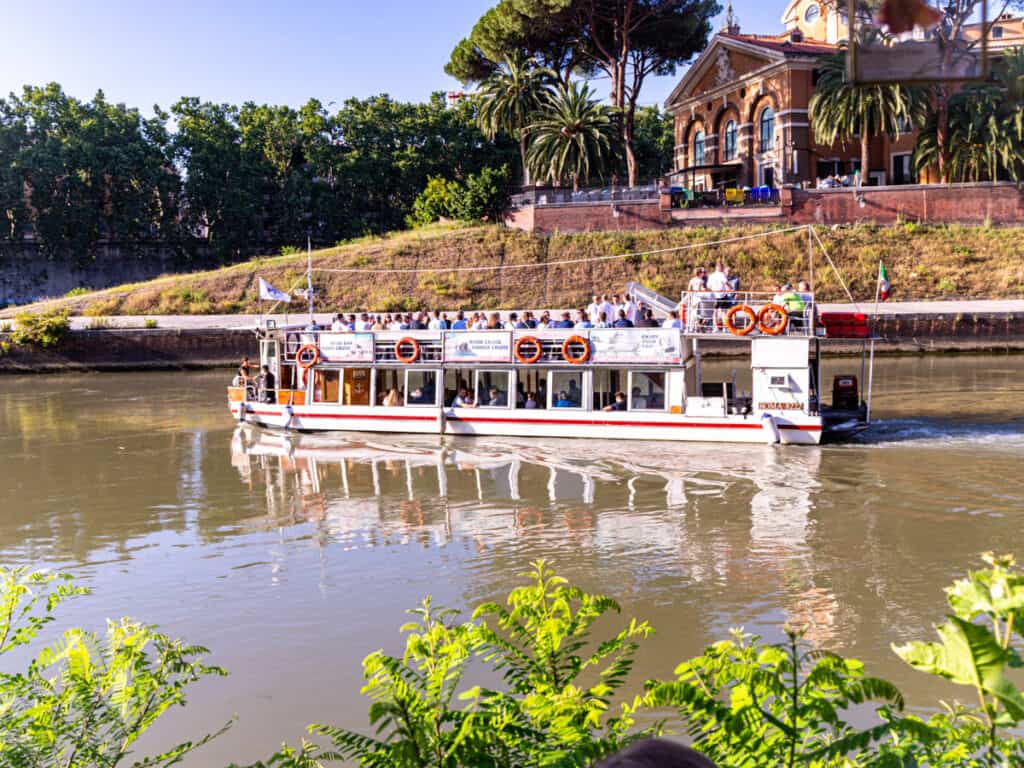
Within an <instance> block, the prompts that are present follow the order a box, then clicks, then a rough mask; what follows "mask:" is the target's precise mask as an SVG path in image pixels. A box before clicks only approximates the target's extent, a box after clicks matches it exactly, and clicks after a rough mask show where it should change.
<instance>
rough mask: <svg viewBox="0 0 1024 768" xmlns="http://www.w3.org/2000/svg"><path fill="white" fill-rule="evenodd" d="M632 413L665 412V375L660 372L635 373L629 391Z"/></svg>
mask: <svg viewBox="0 0 1024 768" xmlns="http://www.w3.org/2000/svg"><path fill="white" fill-rule="evenodd" d="M629 409H630V410H631V411H663V410H665V374H664V373H663V372H660V371H650V372H648V371H634V372H633V374H632V382H631V385H630V390H629Z"/></svg>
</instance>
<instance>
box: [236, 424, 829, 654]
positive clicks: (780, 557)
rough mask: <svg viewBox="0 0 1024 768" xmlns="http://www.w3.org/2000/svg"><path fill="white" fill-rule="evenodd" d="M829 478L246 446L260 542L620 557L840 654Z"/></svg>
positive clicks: (240, 450) (792, 455)
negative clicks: (825, 585)
mask: <svg viewBox="0 0 1024 768" xmlns="http://www.w3.org/2000/svg"><path fill="white" fill-rule="evenodd" d="M596 452H599V453H600V455H599V456H597V455H595V453H596ZM820 462H821V452H820V451H817V450H814V451H807V450H796V451H794V450H786V449H783V450H780V449H778V448H777V447H772V446H729V445H723V446H715V448H714V450H713V451H709V450H707V449H706V446H698V445H693V446H673V447H672V450H665V449H664V448H663V447H661V446H659V445H654V446H652V445H651V444H649V443H640V442H628V441H621V442H609V441H605V442H600V441H576V440H568V439H566V440H557V439H547V440H537V441H527V440H524V439H518V440H517V439H514V438H477V439H474V440H473V441H465V440H461V441H459V440H452V439H444V440H442V439H439V438H438V437H436V436H402V437H396V436H393V435H389V436H388V437H387V438H382V439H379V440H374V439H373V438H372V437H370V438H369V439H368V437H367V436H366V435H347V436H346V435H299V436H296V435H285V434H281V433H273V432H269V431H266V430H259V429H253V428H251V427H239V428H238V429H237V430H236V431H235V433H234V436H233V439H232V463H233V464H234V466H235V467H236V469H237V470H238V472H239V474H240V476H241V478H242V480H243V482H245V483H246V484H248V486H249V487H250V489H251V490H252V491H253V492H254V493H257V492H261V491H262V493H264V494H265V495H266V503H267V515H266V516H265V517H260V518H256V519H251V520H249V521H247V525H248V526H251V527H252V528H254V529H267V528H277V527H282V526H288V525H295V524H300V523H310V524H312V525H314V526H315V530H316V538H317V541H318V542H319V543H320V545H321V546H326V545H328V544H330V545H332V546H339V545H340V546H341V547H342V548H343V549H359V548H366V547H375V546H384V545H402V544H414V545H415V544H420V545H421V546H424V547H443V546H447V545H450V544H459V545H464V546H466V547H467V548H468V549H469V550H470V551H473V552H476V553H483V552H486V551H488V550H495V549H498V548H506V549H508V548H512V549H514V548H523V549H526V550H528V552H527V554H529V556H530V557H549V558H554V559H556V560H558V561H559V562H562V561H564V560H568V559H570V558H571V559H573V560H576V561H578V560H581V559H582V560H586V559H587V558H588V557H590V558H597V559H602V558H607V557H614V558H615V560H616V561H617V562H618V563H619V564H624V563H630V562H633V563H635V567H633V568H630V569H627V570H630V571H632V572H633V573H634V574H635V575H634V577H633V578H634V579H636V580H638V581H645V582H648V583H646V585H645V586H647V587H648V588H649V587H651V586H652V582H663V583H664V588H665V589H666V590H671V589H678V588H679V587H681V586H683V585H686V584H689V585H695V584H701V585H703V586H704V587H707V588H714V587H715V586H716V585H717V586H720V587H726V585H728V587H729V588H730V589H735V588H736V586H737V585H738V584H745V587H744V588H742V589H741V590H739V593H741V594H742V593H746V597H741V594H736V597H737V598H738V599H747V598H749V599H754V600H756V599H757V597H758V596H759V595H763V594H764V592H765V591H768V592H780V591H781V592H784V593H788V594H787V598H788V599H784V600H783V606H782V607H783V613H784V615H781V616H779V617H778V618H779V623H782V622H783V621H787V620H788V621H793V622H799V623H801V624H805V625H809V626H810V628H811V629H810V634H811V638H812V639H816V640H826V639H828V637H830V636H831V634H832V632H831V628H832V625H833V624H834V618H835V611H836V605H837V602H836V600H835V598H834V596H832V594H831V592H829V591H828V590H827V589H822V588H821V587H819V586H816V585H815V584H814V578H813V576H812V575H811V574H812V572H813V567H812V563H811V559H812V552H811V547H810V546H809V543H808V536H809V535H810V533H811V531H812V529H813V515H812V513H813V511H814V499H815V495H816V494H817V493H818V491H819V490H820V484H819V481H818V479H817V474H818V469H819V465H820ZM738 501H739V502H740V504H737V502H738ZM568 548H572V549H573V550H574V552H573V554H572V555H568V554H566V550H567V549H568ZM587 553H589V555H588V554H587ZM673 583H674V585H675V586H674V587H672V586H671V585H672V584H673ZM783 585H785V586H783ZM727 628H728V627H723V630H724V629H727Z"/></svg>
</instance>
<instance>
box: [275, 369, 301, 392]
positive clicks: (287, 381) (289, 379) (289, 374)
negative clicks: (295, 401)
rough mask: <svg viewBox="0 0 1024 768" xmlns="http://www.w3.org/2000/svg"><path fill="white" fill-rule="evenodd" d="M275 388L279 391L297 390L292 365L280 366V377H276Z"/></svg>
mask: <svg viewBox="0 0 1024 768" xmlns="http://www.w3.org/2000/svg"><path fill="white" fill-rule="evenodd" d="M277 386H278V388H280V389H297V387H296V386H295V366H294V365H284V364H282V365H281V375H280V376H278V377H277Z"/></svg>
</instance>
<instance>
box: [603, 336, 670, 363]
mask: <svg viewBox="0 0 1024 768" xmlns="http://www.w3.org/2000/svg"><path fill="white" fill-rule="evenodd" d="M590 346H591V355H590V359H591V360H592V361H593V362H595V363H623V364H633V365H635V364H636V363H655V364H657V365H678V364H679V363H681V362H682V361H683V350H682V343H681V340H680V336H679V330H678V329H676V328H607V329H604V328H601V329H595V330H593V331H591V332H590Z"/></svg>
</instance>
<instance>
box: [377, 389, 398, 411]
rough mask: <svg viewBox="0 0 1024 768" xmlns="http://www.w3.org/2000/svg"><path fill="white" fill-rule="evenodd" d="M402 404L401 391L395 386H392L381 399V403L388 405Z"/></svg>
mask: <svg viewBox="0 0 1024 768" xmlns="http://www.w3.org/2000/svg"><path fill="white" fill-rule="evenodd" d="M401 404H402V393H401V392H399V391H398V389H397V388H392V389H390V390H389V391H388V393H387V394H386V395H384V399H383V400H382V401H381V405H386V406H388V407H395V406H399V405H401Z"/></svg>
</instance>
